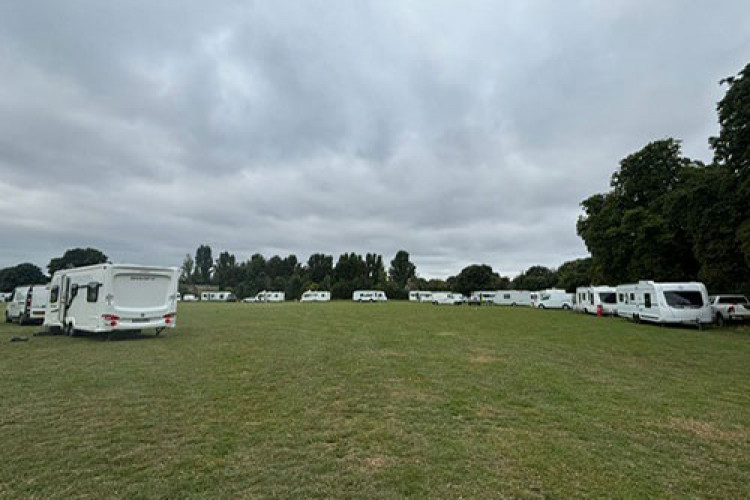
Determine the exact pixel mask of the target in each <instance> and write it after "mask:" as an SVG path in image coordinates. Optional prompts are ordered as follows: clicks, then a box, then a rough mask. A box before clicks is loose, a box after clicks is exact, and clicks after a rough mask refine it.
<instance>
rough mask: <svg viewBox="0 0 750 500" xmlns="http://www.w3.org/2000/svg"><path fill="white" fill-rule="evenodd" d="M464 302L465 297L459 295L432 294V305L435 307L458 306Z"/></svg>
mask: <svg viewBox="0 0 750 500" xmlns="http://www.w3.org/2000/svg"><path fill="white" fill-rule="evenodd" d="M465 302H466V297H464V296H463V294H460V293H452V292H435V293H433V294H432V303H433V304H435V305H454V306H458V305H461V304H463V303H465Z"/></svg>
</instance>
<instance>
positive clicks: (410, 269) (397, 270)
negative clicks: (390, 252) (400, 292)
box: [388, 250, 417, 288]
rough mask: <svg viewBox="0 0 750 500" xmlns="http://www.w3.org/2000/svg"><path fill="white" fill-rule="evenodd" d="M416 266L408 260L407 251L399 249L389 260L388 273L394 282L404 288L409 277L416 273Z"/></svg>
mask: <svg viewBox="0 0 750 500" xmlns="http://www.w3.org/2000/svg"><path fill="white" fill-rule="evenodd" d="M416 270H417V267H416V266H415V265H414V264H412V263H411V261H409V252H407V251H406V250H399V251H398V252H396V256H395V257H394V258H393V260H392V261H391V267H390V268H389V269H388V274H389V275H390V277H391V280H393V282H394V283H396V285H397V286H398V287H400V288H406V284H407V283H408V281H409V279H411V278H413V277H414V275H415V274H416Z"/></svg>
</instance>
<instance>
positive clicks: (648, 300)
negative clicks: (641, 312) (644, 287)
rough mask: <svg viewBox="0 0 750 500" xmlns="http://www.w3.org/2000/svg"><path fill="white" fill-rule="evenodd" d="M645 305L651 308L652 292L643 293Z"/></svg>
mask: <svg viewBox="0 0 750 500" xmlns="http://www.w3.org/2000/svg"><path fill="white" fill-rule="evenodd" d="M643 305H644V307H645V308H646V309H651V294H650V293H644V294H643Z"/></svg>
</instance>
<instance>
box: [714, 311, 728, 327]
mask: <svg viewBox="0 0 750 500" xmlns="http://www.w3.org/2000/svg"><path fill="white" fill-rule="evenodd" d="M716 324H717V325H719V326H721V327H724V326H727V320H725V319H724V316H722V315H721V314H717V315H716Z"/></svg>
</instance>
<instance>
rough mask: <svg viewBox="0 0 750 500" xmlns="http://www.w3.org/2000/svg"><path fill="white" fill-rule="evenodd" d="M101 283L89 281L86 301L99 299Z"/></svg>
mask: <svg viewBox="0 0 750 500" xmlns="http://www.w3.org/2000/svg"><path fill="white" fill-rule="evenodd" d="M100 286H102V285H101V283H89V284H88V287H87V288H88V290H87V291H86V302H96V301H97V300H99V287H100Z"/></svg>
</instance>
